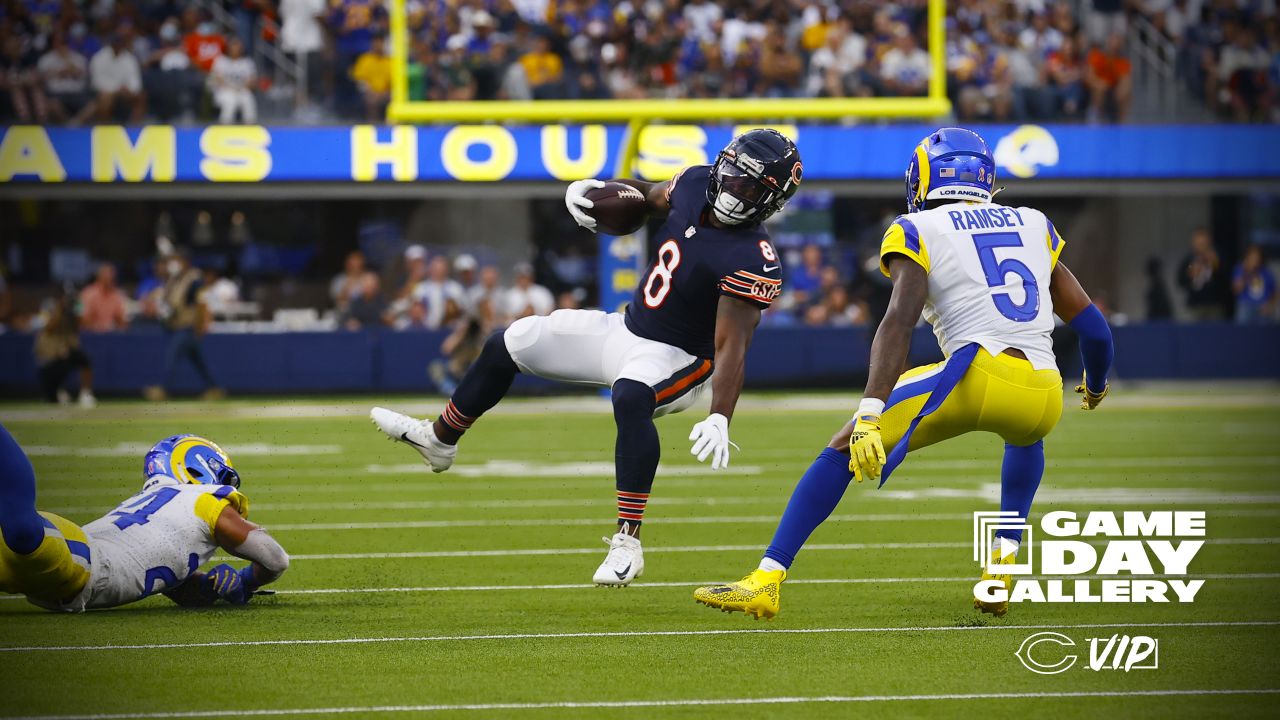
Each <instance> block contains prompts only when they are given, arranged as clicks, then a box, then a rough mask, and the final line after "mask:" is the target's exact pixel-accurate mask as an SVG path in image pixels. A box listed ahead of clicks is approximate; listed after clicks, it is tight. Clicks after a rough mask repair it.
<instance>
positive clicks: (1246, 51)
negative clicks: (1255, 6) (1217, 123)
mask: <svg viewBox="0 0 1280 720" xmlns="http://www.w3.org/2000/svg"><path fill="white" fill-rule="evenodd" d="M1230 35H1231V41H1230V42H1229V43H1227V44H1226V45H1224V46H1223V48H1222V52H1221V53H1220V56H1219V59H1218V81H1219V83H1220V85H1219V87H1221V88H1222V90H1221V91H1220V93H1219V94H1220V97H1219V98H1218V102H1219V104H1220V105H1221V106H1223V108H1224V109H1225V110H1227V112H1228V113H1229V114H1230V116H1231V117H1232V119H1234V120H1236V121H1237V122H1251V121H1261V122H1267V121H1268V120H1270V110H1271V107H1272V92H1273V88H1272V86H1271V80H1270V78H1269V77H1268V73H1269V71H1270V69H1271V56H1270V55H1269V54H1268V53H1267V50H1266V48H1264V47H1263V46H1262V45H1261V44H1260V43H1259V42H1258V35H1257V33H1256V32H1255V31H1254V29H1253V28H1251V27H1248V26H1241V27H1236V26H1233V27H1232V32H1231V33H1230Z"/></svg>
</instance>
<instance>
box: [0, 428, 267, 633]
mask: <svg viewBox="0 0 1280 720" xmlns="http://www.w3.org/2000/svg"><path fill="white" fill-rule="evenodd" d="M143 479H144V485H143V487H142V492H140V493H138V494H137V495H134V496H133V497H131V498H129V499H128V500H125V501H124V502H123V503H121V504H120V505H119V507H117V508H116V509H115V510H114V511H112V512H110V513H108V514H107V515H106V516H104V517H102V518H99V519H98V520H95V521H93V522H91V523H89V524H88V525H85V526H84V527H83V528H80V527H78V526H77V525H76V524H75V523H72V522H71V521H69V520H67V519H66V518H62V517H59V516H57V515H54V514H52V513H45V512H37V511H36V507H35V497H36V488H35V473H34V472H33V471H32V469H31V463H30V461H28V460H27V456H26V455H25V454H24V453H23V452H22V448H20V447H19V446H18V443H17V442H16V441H15V440H14V439H13V436H12V435H10V434H9V431H8V430H6V429H5V428H4V427H3V426H0V592H6V593H17V594H21V595H26V596H27V599H28V600H30V601H31V602H32V603H33V604H35V605H38V606H40V607H43V608H46V609H49V610H58V611H63V612H81V611H83V610H87V609H92V608H105V607H115V606H117V605H124V604H126V603H131V602H134V601H136V600H141V599H142V598H145V597H147V596H149V595H153V594H155V593H164V594H165V595H166V596H167V597H169V598H170V599H171V600H173V601H174V602H176V603H178V604H179V605H184V606H207V605H212V604H214V603H216V602H218V601H219V600H224V601H226V602H229V603H232V604H236V605H243V604H244V603H246V602H248V601H249V598H250V597H252V596H253V594H254V593H255V592H257V591H258V588H260V587H262V586H263V585H266V584H267V583H270V582H272V581H274V580H275V579H276V578H278V577H280V575H281V574H283V573H284V571H285V570H286V569H287V568H288V567H289V556H288V554H287V553H286V552H285V551H284V548H282V547H281V546H280V543H278V542H276V541H275V539H274V538H272V537H271V536H270V535H268V534H267V533H266V531H264V530H263V529H262V528H260V527H258V526H257V525H254V524H253V523H251V522H249V521H248V520H246V519H245V516H246V515H247V514H248V511H249V501H248V500H247V499H246V498H245V496H244V495H242V494H240V492H239V487H240V475H239V474H238V473H237V472H236V470H235V469H234V468H233V467H232V466H231V460H230V458H228V457H227V455H226V453H224V452H223V451H222V449H221V448H219V447H218V446H217V445H215V444H213V443H212V442H210V441H208V440H205V439H204V438H200V437H196V436H194V435H175V436H173V437H169V438H165V439H164V440H161V441H160V442H159V443H157V444H156V445H155V447H153V448H152V449H151V451H150V452H148V453H147V455H146V458H145V460H144V465H143ZM219 548H221V549H222V550H224V551H225V552H228V553H230V554H232V555H235V556H236V557H240V558H244V559H246V560H251V561H252V563H251V564H250V565H247V566H245V567H243V568H241V569H236V568H234V567H232V566H231V565H227V564H222V565H218V566H216V567H214V568H212V569H210V570H209V571H208V572H199V571H198V568H199V567H200V566H201V565H203V564H205V563H206V562H208V561H209V559H210V558H211V557H212V556H213V554H214V553H215V552H216V551H217V550H218V549H219Z"/></svg>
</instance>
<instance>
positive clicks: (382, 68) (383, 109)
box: [351, 37, 391, 122]
mask: <svg viewBox="0 0 1280 720" xmlns="http://www.w3.org/2000/svg"><path fill="white" fill-rule="evenodd" d="M351 79H352V80H354V81H355V83H356V86H357V87H358V88H359V89H360V97H361V99H362V100H363V102H364V119H365V120H368V121H369V122H382V121H383V120H385V119H386V115H387V101H388V100H390V99H391V58H389V57H387V52H386V46H385V41H384V40H383V39H382V37H375V38H373V40H372V41H371V42H370V44H369V50H368V51H367V52H365V53H363V54H361V55H360V57H358V58H356V64H355V65H354V66H353V67H352V68H351Z"/></svg>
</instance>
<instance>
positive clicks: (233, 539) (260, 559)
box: [213, 505, 289, 591]
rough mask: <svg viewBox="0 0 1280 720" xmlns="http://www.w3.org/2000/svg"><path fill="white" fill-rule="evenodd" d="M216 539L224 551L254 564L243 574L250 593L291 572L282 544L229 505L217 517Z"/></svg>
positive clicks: (287, 556)
mask: <svg viewBox="0 0 1280 720" xmlns="http://www.w3.org/2000/svg"><path fill="white" fill-rule="evenodd" d="M213 538H214V540H216V541H217V542H218V545H219V546H220V547H221V548H222V549H223V550H226V551H227V552H229V553H231V554H232V555H235V556H236V557H238V558H243V559H245V560H250V561H252V562H253V564H252V565H250V566H249V567H247V568H245V570H244V571H242V576H243V578H242V579H243V580H244V581H245V585H246V586H247V587H248V589H249V590H250V591H252V590H257V589H258V588H259V587H261V586H263V585H266V584H268V583H272V582H275V581H276V580H277V579H278V578H279V577H280V576H281V575H283V574H284V571H285V570H288V569H289V554H288V553H287V552H285V550H284V548H283V547H281V545H280V543H278V542H276V539H275V538H273V537H271V536H270V535H268V534H267V531H266V530H263V529H262V528H261V527H258V526H257V525H255V524H254V523H251V522H249V521H248V520H246V519H244V517H243V516H241V515H240V513H239V512H237V511H236V509H235V508H234V507H231V506H229V505H228V506H227V507H226V508H225V509H224V510H223V511H222V514H221V515H219V516H218V525H217V526H216V527H215V528H214V531H213Z"/></svg>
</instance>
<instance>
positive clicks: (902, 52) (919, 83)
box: [880, 25, 929, 96]
mask: <svg viewBox="0 0 1280 720" xmlns="http://www.w3.org/2000/svg"><path fill="white" fill-rule="evenodd" d="M894 35H895V37H894V40H893V47H891V48H890V49H889V50H888V51H887V52H886V53H885V54H884V57H882V58H881V60H880V82H881V84H882V85H883V87H884V89H885V90H886V91H887V93H888V94H889V95H900V96H908V95H924V94H925V91H926V90H927V89H928V87H929V53H927V52H925V51H924V50H921V49H920V47H919V46H918V45H917V44H916V38H915V36H914V35H912V34H911V31H910V30H909V29H908V28H907V27H906V26H905V25H899V26H897V28H896V29H895V30H894Z"/></svg>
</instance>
